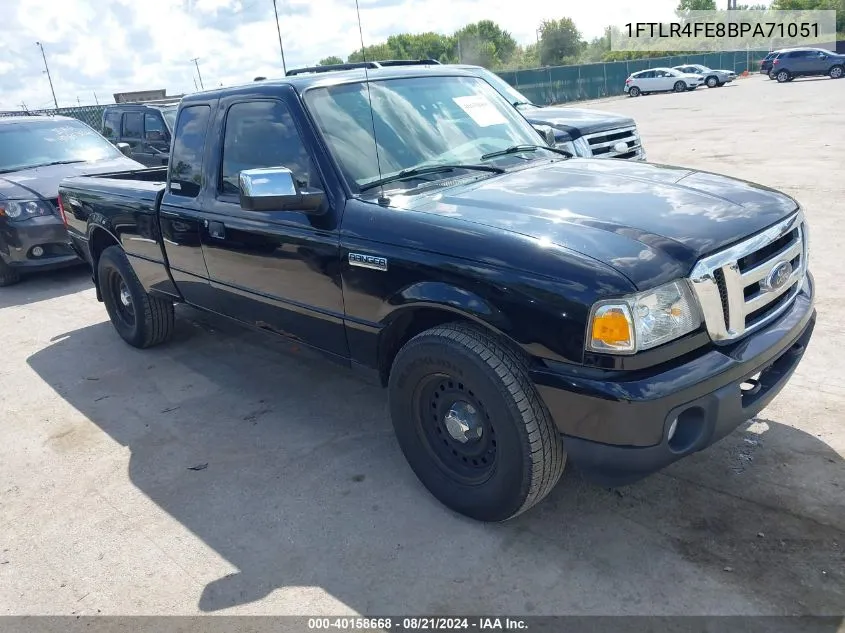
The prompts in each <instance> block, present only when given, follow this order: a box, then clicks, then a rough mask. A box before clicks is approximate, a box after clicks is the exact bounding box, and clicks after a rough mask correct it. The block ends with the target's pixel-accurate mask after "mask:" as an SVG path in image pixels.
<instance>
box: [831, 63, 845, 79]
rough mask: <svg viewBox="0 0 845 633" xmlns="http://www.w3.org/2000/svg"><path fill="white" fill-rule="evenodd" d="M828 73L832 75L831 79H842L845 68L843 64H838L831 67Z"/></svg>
mask: <svg viewBox="0 0 845 633" xmlns="http://www.w3.org/2000/svg"><path fill="white" fill-rule="evenodd" d="M828 75H830V78H831V79H842V76H843V75H845V68H843V67H842V66H838V65H837V66H834V67H833V68H831V69H830V72H828Z"/></svg>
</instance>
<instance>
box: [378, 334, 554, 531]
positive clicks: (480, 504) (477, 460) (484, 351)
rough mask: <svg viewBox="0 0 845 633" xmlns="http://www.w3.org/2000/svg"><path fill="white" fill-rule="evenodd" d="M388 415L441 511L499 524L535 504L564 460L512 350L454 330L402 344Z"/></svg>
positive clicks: (392, 377)
mask: <svg viewBox="0 0 845 633" xmlns="http://www.w3.org/2000/svg"><path fill="white" fill-rule="evenodd" d="M389 390H390V414H391V418H392V420H393V428H394V430H395V432H396V438H397V440H398V441H399V446H400V447H401V449H402V453H403V454H404V455H405V458H406V459H407V460H408V463H409V464H410V466H411V469H412V470H413V471H414V473H415V474H416V475H417V477H418V478H419V480H420V481H421V482H422V484H423V485H424V486H425V487H426V488H427V489H428V490H429V492H431V494H432V495H434V497H435V498H437V499H438V500H439V501H440V502H441V503H443V504H444V505H445V506H447V507H449V508H451V509H452V510H454V511H456V512H459V513H461V514H464V515H466V516H468V517H471V518H473V519H478V520H481V521H504V520H507V519H510V518H513V517H515V516H517V515H518V514H521V513H522V512H525V511H526V510H528V509H529V508H530V507H532V506H533V505H535V504H536V503H537V502H538V501H540V500H541V499H543V498H544V497H545V496H546V495H547V494H548V493H549V492H550V491H551V490H552V488H554V486H555V484H556V483H557V482H558V480H559V479H560V476H561V474H562V473H563V469H564V466H565V464H566V453H565V451H564V449H563V442H562V441H561V438H560V435H559V433H558V430H557V428H556V427H555V424H554V422H553V420H552V418H551V415H550V414H549V412H548V410H547V409H546V407H545V405H544V404H543V402H542V401H541V400H540V397H539V396H538V394H537V391H536V389H535V388H534V385H533V384H532V383H531V380H530V379H529V377H528V372H527V363H526V362H525V359H524V358H523V357H522V356H521V354H520V352H518V351H517V350H513V349H511V348H510V347H509V346H508V345H507V343H505V342H502V341H500V340H498V339H497V338H496V337H495V336H493V335H492V334H490V333H489V332H487V331H485V330H482V329H480V328H477V327H474V326H470V325H465V324H462V323H451V324H446V325H443V326H438V327H435V328H432V329H430V330H427V331H425V332H423V333H421V334H419V335H417V336H415V337H414V338H413V339H411V340H410V341H408V342H407V343H406V344H405V345H404V346H403V347H402V349H401V350H400V351H399V354H398V355H397V356H396V360H395V361H394V363H393V367H392V370H391V372H390V380H389Z"/></svg>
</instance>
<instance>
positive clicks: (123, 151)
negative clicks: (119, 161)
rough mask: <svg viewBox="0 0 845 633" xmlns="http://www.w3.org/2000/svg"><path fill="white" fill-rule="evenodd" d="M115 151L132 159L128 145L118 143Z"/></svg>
mask: <svg viewBox="0 0 845 633" xmlns="http://www.w3.org/2000/svg"><path fill="white" fill-rule="evenodd" d="M117 149H119V150H120V153H121V154H123V155H124V156H126V157H127V158H132V156H131V154H132V148H131V147H130V146H129V143H118V144H117Z"/></svg>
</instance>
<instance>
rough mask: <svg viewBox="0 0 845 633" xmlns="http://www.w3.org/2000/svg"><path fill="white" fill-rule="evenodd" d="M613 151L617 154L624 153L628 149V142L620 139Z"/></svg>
mask: <svg viewBox="0 0 845 633" xmlns="http://www.w3.org/2000/svg"><path fill="white" fill-rule="evenodd" d="M613 151H614V152H616V153H617V154H623V153H625V152H627V151H628V144H627V143H626V142H625V141H619V142H618V143H616V144H615V145H614V146H613Z"/></svg>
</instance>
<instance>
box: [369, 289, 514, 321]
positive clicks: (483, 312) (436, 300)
mask: <svg viewBox="0 0 845 633" xmlns="http://www.w3.org/2000/svg"><path fill="white" fill-rule="evenodd" d="M421 308H433V309H440V310H447V311H450V312H454V313H455V314H456V315H460V316H464V317H468V318H470V319H472V320H474V321H477V322H479V323H483V324H485V325H487V326H489V327H492V328H493V329H495V330H497V331H498V332H499V333H505V332H508V331H509V330H510V329H511V328H510V325H511V324H510V319H509V318H508V316H507V315H506V314H504V313H503V312H502V311H501V310H500V309H499V308H497V307H496V306H495V305H493V304H492V303H490V302H489V301H488V300H487V299H484V298H483V297H480V296H479V295H477V294H475V293H473V292H470V291H469V290H465V289H463V288H459V287H457V286H454V285H452V284H448V283H445V282H442V281H421V282H418V283H415V284H412V285H410V286H407V287H406V288H403V289H402V290H401V291H399V292H397V293H396V294H394V295H393V296H391V297H390V298H388V300H387V301H386V302H385V303H384V304H383V306H382V309H381V314H380V315H379V321H380V323H381V325H382V326H386V325H389V324H390V323H392V322H393V321H394V320H395V319H397V318H398V317H399V316H401V315H402V314H403V313H405V312H407V311H408V310H412V309H421Z"/></svg>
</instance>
